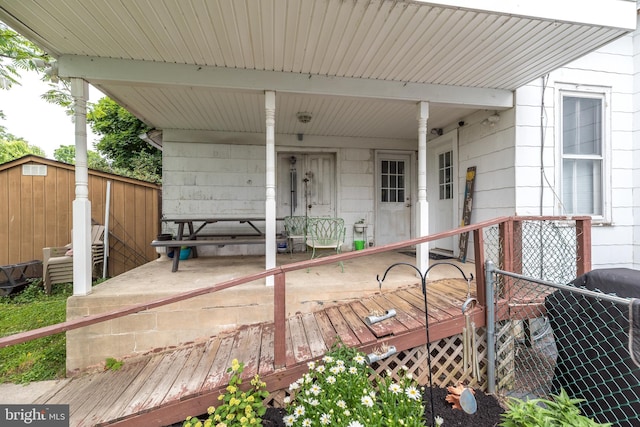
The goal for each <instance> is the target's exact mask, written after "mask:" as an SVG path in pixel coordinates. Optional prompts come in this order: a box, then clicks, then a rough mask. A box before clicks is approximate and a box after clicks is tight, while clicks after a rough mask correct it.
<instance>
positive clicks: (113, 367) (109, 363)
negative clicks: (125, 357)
mask: <svg viewBox="0 0 640 427" xmlns="http://www.w3.org/2000/svg"><path fill="white" fill-rule="evenodd" d="M123 364H124V362H123V361H122V360H118V359H114V358H113V357H107V360H106V361H105V363H104V370H105V371H119V370H120V368H122V365H123Z"/></svg>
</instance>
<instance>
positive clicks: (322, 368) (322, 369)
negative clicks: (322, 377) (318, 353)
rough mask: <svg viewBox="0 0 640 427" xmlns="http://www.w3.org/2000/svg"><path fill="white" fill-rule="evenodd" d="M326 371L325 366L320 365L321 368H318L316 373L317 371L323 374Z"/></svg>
mask: <svg viewBox="0 0 640 427" xmlns="http://www.w3.org/2000/svg"><path fill="white" fill-rule="evenodd" d="M324 370H325V367H324V365H320V366H318V367H317V368H316V371H317V372H318V373H319V374H321V373H323V372H324Z"/></svg>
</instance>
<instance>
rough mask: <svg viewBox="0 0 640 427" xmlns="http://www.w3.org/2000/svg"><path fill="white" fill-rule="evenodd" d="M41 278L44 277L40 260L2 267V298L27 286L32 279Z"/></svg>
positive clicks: (0, 290) (0, 287)
mask: <svg viewBox="0 0 640 427" xmlns="http://www.w3.org/2000/svg"><path fill="white" fill-rule="evenodd" d="M40 277H42V261H40V260H33V261H27V262H21V263H18V264H10V265H0V296H6V295H9V294H11V293H12V292H13V291H15V290H16V289H18V288H21V287H24V286H26V285H27V284H28V283H29V280H30V279H37V278H40Z"/></svg>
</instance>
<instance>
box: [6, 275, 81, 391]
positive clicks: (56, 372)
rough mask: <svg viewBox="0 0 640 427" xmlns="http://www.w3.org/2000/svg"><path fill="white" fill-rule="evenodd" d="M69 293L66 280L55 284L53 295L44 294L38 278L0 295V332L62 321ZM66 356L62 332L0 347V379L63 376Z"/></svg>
mask: <svg viewBox="0 0 640 427" xmlns="http://www.w3.org/2000/svg"><path fill="white" fill-rule="evenodd" d="M72 293H73V287H72V285H71V284H67V285H57V286H55V287H54V290H53V292H52V295H47V294H45V292H44V289H43V286H42V283H41V280H36V281H34V282H32V283H31V284H30V285H29V286H28V287H27V288H25V290H24V291H22V292H20V293H18V294H16V295H10V296H7V297H0V336H7V335H12V334H17V333H20V332H24V331H29V330H31V329H37V328H41V327H43V326H48V325H53V324H56V323H60V322H64V321H65V320H66V306H67V298H68V297H70V296H71V295H72ZM65 360H66V340H65V334H64V333H59V334H56V335H51V336H48V337H44V338H38V339H36V340H33V341H29V342H26V343H23V344H18V345H13V346H10V347H5V348H0V383H7V382H11V383H29V382H31V381H44V380H52V379H57V378H63V377H64V375H65V371H66V365H65Z"/></svg>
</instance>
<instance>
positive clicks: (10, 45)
mask: <svg viewBox="0 0 640 427" xmlns="http://www.w3.org/2000/svg"><path fill="white" fill-rule="evenodd" d="M50 60H51V58H50V57H49V56H48V55H47V54H46V53H44V52H43V51H42V50H40V48H38V47H37V46H36V45H35V44H33V43H31V42H30V41H29V40H27V39H25V38H24V37H22V36H21V35H20V34H18V33H16V32H15V31H13V30H12V29H10V28H9V27H7V25H6V24H4V23H2V22H0V88H4V89H9V88H11V86H13V85H14V84H20V82H19V81H18V79H19V78H20V71H19V70H34V71H41V69H42V67H43V65H45V64H46V63H48V62H49V61H50Z"/></svg>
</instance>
